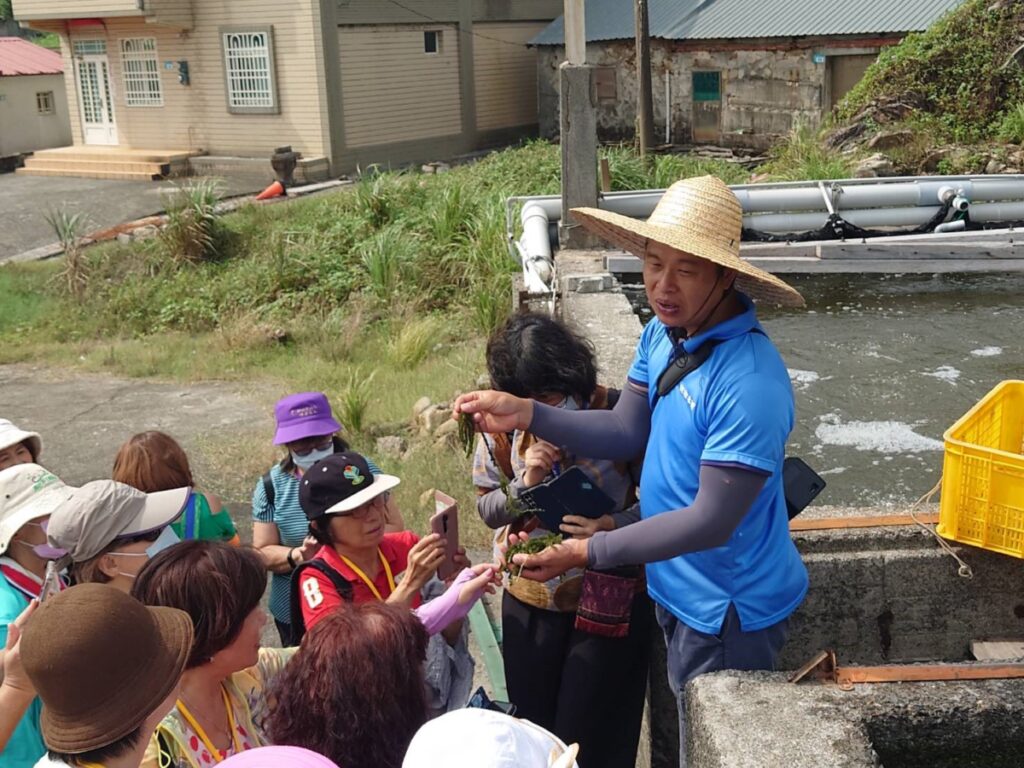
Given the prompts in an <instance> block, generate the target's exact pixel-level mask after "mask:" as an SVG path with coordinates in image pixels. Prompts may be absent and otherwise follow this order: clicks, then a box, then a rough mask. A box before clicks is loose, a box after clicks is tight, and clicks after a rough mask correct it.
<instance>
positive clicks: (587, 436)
mask: <svg viewBox="0 0 1024 768" xmlns="http://www.w3.org/2000/svg"><path fill="white" fill-rule="evenodd" d="M530 431H531V432H532V433H533V434H535V435H537V437H541V438H543V439H544V440H547V441H548V442H549V443H553V444H554V445H558V446H561V447H563V448H567V449H569V450H570V451H571V452H573V453H578V454H579V455H580V456H586V457H587V458H590V459H612V460H616V461H626V460H628V459H632V458H633V457H634V456H637V455H639V454H640V453H642V452H643V450H644V448H645V447H647V436H648V434H650V431H651V407H650V405H649V404H648V402H647V395H646V394H644V393H641V392H637V391H636V390H635V389H633V387H631V386H630V385H629V384H627V385H626V386H625V387H623V388H622V394H621V395H620V396H619V401H618V402H617V403H615V407H614V408H613V409H612V410H610V411H604V410H594V411H567V410H566V409H564V408H555V407H553V406H550V405H544V404H543V403H538V402H534V404H533V421H531V422H530Z"/></svg>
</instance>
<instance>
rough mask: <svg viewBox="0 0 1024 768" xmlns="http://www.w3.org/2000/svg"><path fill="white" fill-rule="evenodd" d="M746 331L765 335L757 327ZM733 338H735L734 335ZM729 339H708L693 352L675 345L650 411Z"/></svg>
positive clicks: (660, 378) (655, 392)
mask: <svg viewBox="0 0 1024 768" xmlns="http://www.w3.org/2000/svg"><path fill="white" fill-rule="evenodd" d="M747 333H759V334H761V335H762V336H767V335H768V334H766V333H765V332H764V331H762V330H761V329H760V328H758V327H756V326H755V327H754V328H751V329H750V330H749V331H747ZM733 338H736V337H735V336H734V337H733ZM728 340H729V339H708V340H707V341H705V342H704V343H703V344H701V345H700V346H699V347H697V349H695V350H694V351H693V352H687V351H686V350H685V349H683V348H682V345H680V344H677V345H676V352H677V354H676V355H675V356H674V357H673V358H672V360H671V361H670V362H669V364H668V365H667V366H665V370H663V371H662V372H661V375H660V376H658V381H657V384H656V385H655V390H654V400H653V401H652V402H651V413H654V409H655V408H656V407H657V405H658V403H659V402H660V401H661V398H662V397H664V396H665V395H667V394H668V393H669V392H671V391H672V390H673V389H675V388H676V387H677V386H678V385H679V382H680V381H682V380H683V379H684V378H686V377H687V376H689V375H690V374H691V373H693V372H694V371H696V370H697V369H698V368H700V367H701V366H702V365H704V363H706V362H707V359H708V358H709V357H711V353H712V352H714V351H715V347H717V346H718V345H719V344H721V343H722V342H723V341H728Z"/></svg>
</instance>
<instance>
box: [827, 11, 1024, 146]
mask: <svg viewBox="0 0 1024 768" xmlns="http://www.w3.org/2000/svg"><path fill="white" fill-rule="evenodd" d="M1022 25H1024V6H1022V5H1021V4H1020V3H992V2H991V0H968V2H966V3H964V4H963V5H961V6H960V7H958V8H957V9H956V10H955V11H952V12H951V13H948V14H947V15H946V16H944V17H943V18H942V19H940V20H939V21H938V22H936V23H935V24H933V25H932V26H931V27H929V28H928V29H927V30H925V31H924V32H919V33H914V34H910V35H907V37H906V38H904V39H903V41H902V42H901V43H900V44H898V45H895V46H890V47H887V48H884V49H883V50H882V53H881V54H880V55H879V57H878V60H877V61H876V62H875V63H874V64H872V66H871V67H869V68H868V71H867V72H866V73H865V75H864V78H863V79H862V80H861V81H860V83H859V84H858V85H857V86H856V87H855V88H854V89H853V90H852V91H850V93H849V94H847V96H846V98H845V99H844V100H843V102H842V103H841V104H840V106H839V109H838V117H839V118H840V120H841V121H847V120H850V119H852V118H853V117H854V116H856V115H857V114H858V113H859V112H861V111H862V110H864V109H866V108H869V107H870V106H871V105H872V104H873V103H875V102H877V101H886V100H890V101H891V100H896V101H899V102H902V103H904V104H906V105H908V106H909V107H911V108H912V111H913V115H914V116H917V117H921V116H927V117H929V118H931V120H932V124H933V127H934V129H936V131H937V135H934V136H933V138H934V139H936V140H938V141H955V142H958V143H968V144H969V143H975V142H978V141H985V140H990V139H993V138H996V135H997V133H998V131H999V128H1000V125H1001V123H1002V120H1003V117H1004V115H1005V113H1006V112H1007V110H1008V109H1009V108H1010V107H1012V106H1013V105H1015V104H1017V103H1018V102H1020V101H1021V100H1022V97H1024V70H1022V69H1021V67H1019V66H1017V65H1015V64H1013V63H1011V64H1010V66H1007V67H1004V66H1003V65H1004V63H1005V62H1007V60H1008V59H1009V58H1010V55H1011V53H1013V51H1014V50H1015V49H1016V48H1017V46H1018V45H1019V44H1020V40H1019V32H1020V29H1021V27H1022Z"/></svg>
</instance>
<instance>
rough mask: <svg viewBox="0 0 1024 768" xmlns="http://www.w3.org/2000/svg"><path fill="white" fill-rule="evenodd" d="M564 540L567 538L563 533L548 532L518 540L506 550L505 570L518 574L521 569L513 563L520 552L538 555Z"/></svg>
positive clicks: (511, 573) (514, 574)
mask: <svg viewBox="0 0 1024 768" xmlns="http://www.w3.org/2000/svg"><path fill="white" fill-rule="evenodd" d="M564 540H565V539H563V538H562V535H561V534H558V533H548V534H545V535H543V536H533V537H531V538H529V539H526V541H519V542H516V543H515V544H513V545H512V546H511V547H509V548H508V549H507V550H506V551H505V570H506V571H508V573H509V574H510V575H512V576H513V577H515V576H518V575H519V573H518V572H519V570H521V569H520V567H518V566H515V565H514V564H513V563H512V558H513V557H515V556H516V555H520V554H522V555H536V554H537V553H538V552H543V551H544V550H545V549H547V548H548V547H553V546H555V545H556V544H561V543H562V542H563V541H564Z"/></svg>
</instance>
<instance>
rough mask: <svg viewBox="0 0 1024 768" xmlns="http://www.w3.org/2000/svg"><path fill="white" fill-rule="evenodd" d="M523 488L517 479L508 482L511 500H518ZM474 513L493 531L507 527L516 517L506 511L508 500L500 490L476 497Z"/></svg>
mask: <svg viewBox="0 0 1024 768" xmlns="http://www.w3.org/2000/svg"><path fill="white" fill-rule="evenodd" d="M524 488H525V486H524V485H523V481H522V480H521V479H520V478H518V477H517V478H516V479H515V480H510V481H509V484H508V489H509V491H510V492H511V493H512V497H513V498H516V499H518V498H519V494H520V493H522V491H523V489H524ZM476 511H477V514H479V515H480V518H481V519H482V520H483V521H484V523H486V524H487V527H488V528H494V529H495V530H497V529H498V528H501V526H503V525H508V524H509V523H511V522H512V521H513V520H515V519H516V518H517V517H518V515H513V514H512V513H511V512H509V511H508V498H507V497H506V496H505V492H504V491H502V490H501V488H495V489H494V490H493V491H491V492H490V493H485V494H484V495H483V496H477V497H476Z"/></svg>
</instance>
